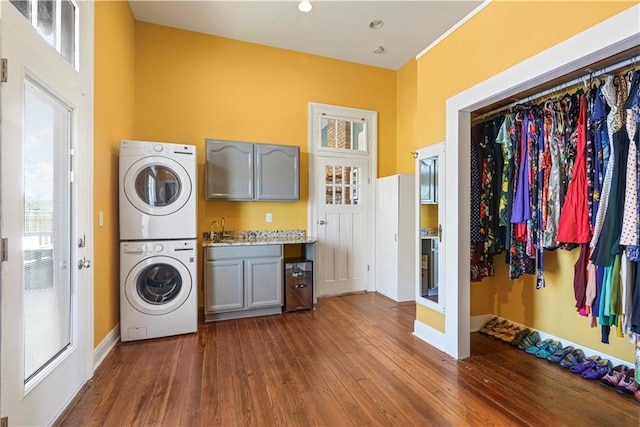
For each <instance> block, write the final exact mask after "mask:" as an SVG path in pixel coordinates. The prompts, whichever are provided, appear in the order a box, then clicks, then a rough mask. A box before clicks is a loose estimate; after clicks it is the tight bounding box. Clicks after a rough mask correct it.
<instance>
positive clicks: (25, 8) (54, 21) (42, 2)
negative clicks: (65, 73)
mask: <svg viewBox="0 0 640 427" xmlns="http://www.w3.org/2000/svg"><path fill="white" fill-rule="evenodd" d="M10 2H11V4H12V5H14V6H15V7H16V9H18V11H20V13H21V14H22V16H24V17H25V18H27V20H28V21H29V22H31V25H33V26H34V27H35V28H36V29H37V30H38V33H40V35H41V36H42V37H43V38H44V39H45V40H46V41H47V43H49V44H50V45H51V46H53V47H54V48H55V49H56V50H57V51H58V53H60V55H62V56H63V57H64V59H66V60H67V62H69V64H71V65H72V66H73V67H74V68H76V64H77V62H78V61H77V59H76V55H77V51H78V49H77V46H78V28H77V27H78V25H77V22H78V6H77V5H76V3H75V2H74V1H72V0H10Z"/></svg>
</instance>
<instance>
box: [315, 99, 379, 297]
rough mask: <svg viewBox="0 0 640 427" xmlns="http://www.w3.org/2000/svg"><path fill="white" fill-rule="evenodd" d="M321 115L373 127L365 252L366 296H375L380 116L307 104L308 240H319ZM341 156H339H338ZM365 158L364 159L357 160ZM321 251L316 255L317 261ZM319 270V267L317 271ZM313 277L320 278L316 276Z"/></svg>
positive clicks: (370, 146)
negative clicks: (317, 125) (317, 131)
mask: <svg viewBox="0 0 640 427" xmlns="http://www.w3.org/2000/svg"><path fill="white" fill-rule="evenodd" d="M322 112H324V113H327V114H330V115H332V116H347V117H349V116H360V117H365V118H366V119H367V121H368V122H369V124H370V128H371V129H370V131H369V133H368V135H369V140H368V149H369V155H368V156H366V157H368V161H369V181H370V182H369V185H368V188H369V194H368V196H369V200H370V203H369V209H368V213H367V215H368V216H369V226H368V232H369V236H370V239H371V240H370V243H371V244H370V245H369V248H368V250H367V251H366V256H367V265H369V272H368V273H369V274H368V275H367V292H375V277H376V266H375V262H373V260H375V245H374V243H375V241H376V240H375V238H376V235H375V233H376V181H377V177H378V112H377V111H373V110H364V109H361V108H352V107H342V106H338V105H330V104H320V103H317V102H309V104H308V120H307V143H308V150H309V187H308V189H309V200H308V201H309V202H308V204H307V230H308V234H309V237H310V238H312V239H317V238H318V235H317V227H316V226H317V223H318V204H317V195H316V169H317V165H316V156H317V152H318V150H317V147H316V146H315V145H314V135H313V123H314V117H315V116H316V115H317V114H321V113H322ZM337 154H338V153H336V155H337ZM358 157H359V158H364V157H365V156H358ZM318 255H319V250H318V251H316V257H317V256H318ZM316 270H317V267H316ZM314 276H316V277H318V274H317V273H314ZM317 297H318V286H314V287H313V300H314V302H315V301H316V300H317Z"/></svg>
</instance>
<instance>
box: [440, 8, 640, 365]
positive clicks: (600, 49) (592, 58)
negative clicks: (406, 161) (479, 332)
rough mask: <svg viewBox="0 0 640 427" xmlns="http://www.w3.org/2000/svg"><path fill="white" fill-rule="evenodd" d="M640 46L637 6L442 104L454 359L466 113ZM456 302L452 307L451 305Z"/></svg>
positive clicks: (466, 283) (462, 337) (460, 333)
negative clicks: (443, 111)
mask: <svg viewBox="0 0 640 427" xmlns="http://www.w3.org/2000/svg"><path fill="white" fill-rule="evenodd" d="M638 45H640V5H635V6H633V7H631V8H629V9H627V10H625V11H624V12H621V13H619V14H618V15H615V16H613V17H611V18H609V19H607V20H605V21H602V22H601V23H599V24H597V25H595V26H593V27H591V28H589V29H587V30H585V31H583V32H581V33H579V34H577V35H575V36H573V37H571V38H569V39H567V40H565V41H563V42H561V43H559V44H557V45H555V46H553V47H551V48H549V49H547V50H545V51H544V52H541V53H539V54H538V55H535V56H533V57H531V58H529V59H527V60H525V61H523V62H521V63H519V64H517V65H515V66H513V67H511V68H509V69H508V70H505V71H503V72H501V73H499V74H497V75H495V76H493V77H491V78H489V79H487V80H485V81H483V82H481V83H479V84H477V85H475V86H473V87H471V88H469V89H467V90H465V91H464V92H461V93H459V94H458V95H455V96H453V97H451V98H449V99H448V100H447V102H446V135H447V157H446V166H447V167H446V173H445V179H446V193H447V194H457V195H458V197H448V198H447V200H446V202H445V203H446V206H447V208H446V212H447V216H446V218H445V227H446V229H447V230H449V234H450V236H449V238H448V241H455V242H457V245H446V246H445V247H444V248H443V250H444V252H445V265H444V268H445V271H446V274H447V279H446V283H451V284H455V283H457V286H447V287H446V292H447V298H446V301H448V304H447V313H446V315H445V330H446V331H448V333H447V343H448V350H447V353H449V354H450V355H452V356H453V357H455V358H458V359H464V358H466V357H468V356H469V355H470V339H469V333H470V277H469V250H468V247H469V216H470V214H469V209H470V207H469V192H470V189H469V186H468V185H462V186H460V187H458V183H466V182H469V179H470V172H469V170H470V159H469V153H468V149H467V148H466V147H469V144H470V133H471V132H470V129H471V121H470V111H473V110H476V109H478V108H481V107H484V106H487V105H490V104H492V103H494V102H496V101H499V100H502V99H505V98H507V97H509V96H512V95H515V94H517V93H519V92H522V91H524V90H527V89H530V88H533V87H535V86H537V85H540V84H542V83H544V82H547V81H549V80H551V79H553V78H555V77H560V76H563V75H565V74H567V73H570V72H572V71H575V70H578V69H580V68H582V67H585V66H587V65H590V64H592V63H594V62H597V61H599V60H602V59H604V58H606V57H609V56H611V55H615V54H617V53H620V52H623V51H624V50H627V49H629V48H631V47H635V46H638ZM456 301H457V304H456V303H455V302H456Z"/></svg>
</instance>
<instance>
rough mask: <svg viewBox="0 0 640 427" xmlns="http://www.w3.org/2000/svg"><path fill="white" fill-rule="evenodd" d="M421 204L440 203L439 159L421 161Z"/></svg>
mask: <svg viewBox="0 0 640 427" xmlns="http://www.w3.org/2000/svg"><path fill="white" fill-rule="evenodd" d="M420 203H422V204H435V203H438V159H436V158H429V159H423V160H421V161H420Z"/></svg>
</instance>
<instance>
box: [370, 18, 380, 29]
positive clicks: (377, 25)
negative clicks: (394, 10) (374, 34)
mask: <svg viewBox="0 0 640 427" xmlns="http://www.w3.org/2000/svg"><path fill="white" fill-rule="evenodd" d="M383 25H384V21H383V20H381V19H374V20H373V21H371V22H370V23H369V28H371V29H372V30H379V29H380V28H382V26H383Z"/></svg>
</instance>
